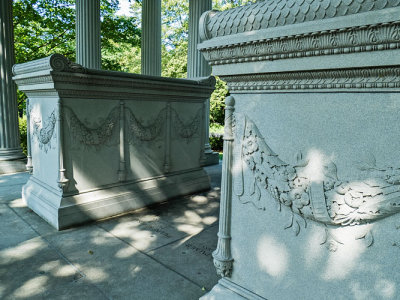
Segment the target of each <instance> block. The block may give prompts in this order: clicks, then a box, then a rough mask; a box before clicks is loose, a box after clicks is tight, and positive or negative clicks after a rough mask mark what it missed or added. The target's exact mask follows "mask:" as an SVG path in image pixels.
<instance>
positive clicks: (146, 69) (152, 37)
mask: <svg viewBox="0 0 400 300" xmlns="http://www.w3.org/2000/svg"><path fill="white" fill-rule="evenodd" d="M142 74H143V75H154V76H161V0H143V3H142Z"/></svg>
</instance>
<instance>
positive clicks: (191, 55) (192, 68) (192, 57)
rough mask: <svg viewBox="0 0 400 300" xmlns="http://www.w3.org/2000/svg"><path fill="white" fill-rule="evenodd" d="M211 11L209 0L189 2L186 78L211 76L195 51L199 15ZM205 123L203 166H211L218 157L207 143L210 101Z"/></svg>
mask: <svg viewBox="0 0 400 300" xmlns="http://www.w3.org/2000/svg"><path fill="white" fill-rule="evenodd" d="M210 9H212V1H211V0H190V1H189V45H188V66H187V77H188V78H196V77H204V76H209V75H210V74H211V67H210V66H209V65H208V63H207V61H206V60H205V59H204V57H203V55H202V54H201V53H200V51H199V50H198V49H197V45H198V44H199V43H200V34H199V20H200V17H201V15H202V14H203V13H204V12H206V11H208V10H210ZM205 111H206V116H205V118H206V122H205V127H206V129H205V134H206V136H205V140H206V144H205V145H204V152H205V155H206V161H205V165H213V164H218V163H219V155H218V153H216V152H213V151H212V150H211V146H210V143H209V135H210V129H209V128H210V99H208V100H207V103H206V108H205Z"/></svg>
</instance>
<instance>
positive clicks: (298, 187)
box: [233, 114, 400, 251]
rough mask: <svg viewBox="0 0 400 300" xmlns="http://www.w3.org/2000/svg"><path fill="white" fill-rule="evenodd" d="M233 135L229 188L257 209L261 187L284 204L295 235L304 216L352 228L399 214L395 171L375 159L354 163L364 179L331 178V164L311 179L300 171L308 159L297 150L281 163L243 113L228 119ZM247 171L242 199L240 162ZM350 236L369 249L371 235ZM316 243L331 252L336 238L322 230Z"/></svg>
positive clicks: (334, 171)
mask: <svg viewBox="0 0 400 300" xmlns="http://www.w3.org/2000/svg"><path fill="white" fill-rule="evenodd" d="M234 130H235V135H236V141H237V142H236V146H237V147H235V161H239V162H240V163H239V164H236V165H235V166H234V170H233V172H234V174H235V182H234V192H235V194H236V195H237V196H238V197H239V199H240V200H241V201H242V203H247V202H251V203H252V204H253V205H254V206H255V207H256V208H258V209H265V205H264V203H263V202H262V199H261V191H262V190H267V191H268V192H269V194H270V195H271V196H272V197H273V198H274V199H275V200H276V201H277V203H278V208H279V210H281V206H282V205H284V206H286V207H288V208H289V209H290V211H291V218H290V222H289V224H288V225H287V226H286V228H290V227H292V228H293V229H294V232H295V234H296V235H298V234H299V232H300V228H301V226H304V227H306V226H307V222H306V220H307V219H309V220H313V221H316V222H319V223H322V224H324V225H325V226H327V228H328V226H334V227H339V226H352V225H359V224H367V223H370V222H373V221H376V220H379V219H382V218H385V217H388V216H390V215H392V214H395V213H397V212H400V169H399V168H393V167H378V166H376V161H375V158H373V157H371V158H370V159H369V161H368V162H366V163H362V164H360V165H359V166H358V167H359V169H360V170H361V171H363V172H367V174H368V178H370V179H368V180H355V181H342V180H340V179H339V178H338V177H337V168H336V165H335V164H334V163H333V162H329V163H328V164H327V165H325V167H324V175H325V177H324V180H323V181H322V182H320V183H317V182H312V181H311V180H310V179H309V178H307V177H306V176H304V175H302V173H303V172H302V170H304V168H306V167H307V165H308V163H309V161H307V160H305V159H304V158H303V157H302V155H301V153H300V154H298V155H297V163H296V164H295V165H290V164H288V163H286V162H284V161H282V160H281V159H280V158H279V156H278V155H277V154H275V153H274V152H273V151H272V150H271V149H270V147H269V146H268V145H267V143H266V142H265V140H264V138H263V136H262V135H261V134H260V132H259V130H258V128H257V126H256V125H255V124H254V123H253V122H252V121H251V120H250V119H249V118H247V117H245V116H243V115H240V114H236V115H235V122H234ZM244 163H245V164H246V165H247V168H248V169H249V170H250V172H251V173H252V175H253V178H252V180H251V183H250V185H249V191H248V192H249V194H250V196H252V197H251V200H245V199H248V198H243V197H242V196H243V195H244V192H245V188H244V179H243V164H244ZM356 239H363V240H364V241H365V242H366V245H367V246H368V247H369V246H371V245H372V243H373V236H372V233H371V232H370V231H367V232H366V233H365V234H362V235H361V236H357V237H356ZM321 244H326V245H327V247H328V249H329V250H331V251H335V250H336V247H337V246H338V244H341V242H340V241H338V240H337V239H335V237H334V235H332V233H331V232H329V231H328V230H326V234H325V238H324V240H323V241H322V243H321Z"/></svg>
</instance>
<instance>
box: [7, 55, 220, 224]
mask: <svg viewBox="0 0 400 300" xmlns="http://www.w3.org/2000/svg"><path fill="white" fill-rule="evenodd" d="M14 75H15V76H14V80H15V81H16V83H17V84H18V86H19V88H20V89H21V90H22V91H24V92H25V93H26V94H27V96H28V98H29V106H28V112H29V114H28V116H29V120H28V124H29V131H30V134H29V137H30V153H31V156H32V167H31V168H32V172H33V174H32V176H31V178H30V179H29V181H28V183H27V184H26V185H25V186H24V189H23V198H24V199H25V201H26V202H27V203H28V205H29V207H30V208H32V209H33V210H34V211H35V212H36V213H37V214H39V215H40V216H41V217H43V218H44V219H45V220H47V221H48V222H49V223H50V224H52V225H53V226H54V227H56V228H58V229H62V228H65V227H68V226H72V225H75V224H78V223H83V222H86V221H89V220H97V219H100V218H104V217H108V216H112V215H116V214H119V213H122V212H125V211H129V210H133V209H137V208H140V207H143V206H145V205H149V204H152V203H155V202H160V201H164V200H167V199H169V198H172V197H176V196H179V195H184V194H189V193H193V192H195V191H200V190H205V189H208V188H209V179H208V176H207V174H206V173H205V172H204V170H203V169H202V167H201V165H202V164H203V162H204V151H202V150H201V149H202V148H203V147H201V146H202V145H203V144H204V132H203V130H204V126H202V124H203V122H204V101H205V100H206V99H207V98H208V97H209V96H210V94H211V93H212V91H213V89H214V84H215V79H214V78H213V77H208V78H203V79H198V80H186V79H169V78H160V77H152V76H143V75H134V74H127V73H120V72H110V71H100V70H93V69H86V68H83V67H82V66H80V65H78V64H74V63H71V62H69V61H68V60H67V59H65V58H64V57H63V56H61V55H57V54H56V55H52V56H50V57H48V58H44V59H41V60H37V61H33V62H29V63H26V64H21V65H16V66H14Z"/></svg>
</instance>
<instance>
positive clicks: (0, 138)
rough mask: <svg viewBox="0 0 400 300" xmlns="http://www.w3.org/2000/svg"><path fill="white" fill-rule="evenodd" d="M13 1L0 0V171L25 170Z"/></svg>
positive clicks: (3, 172) (0, 172)
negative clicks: (15, 78) (15, 66)
mask: <svg viewBox="0 0 400 300" xmlns="http://www.w3.org/2000/svg"><path fill="white" fill-rule="evenodd" d="M13 64H14V35H13V24H12V1H11V0H4V1H1V2H0V74H1V76H0V174H5V173H14V172H22V171H25V166H24V164H25V163H24V161H23V160H21V159H23V158H24V157H25V155H24V154H23V153H22V149H21V146H20V137H19V129H18V107H17V94H16V89H15V84H14V82H13V81H12V66H13Z"/></svg>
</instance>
